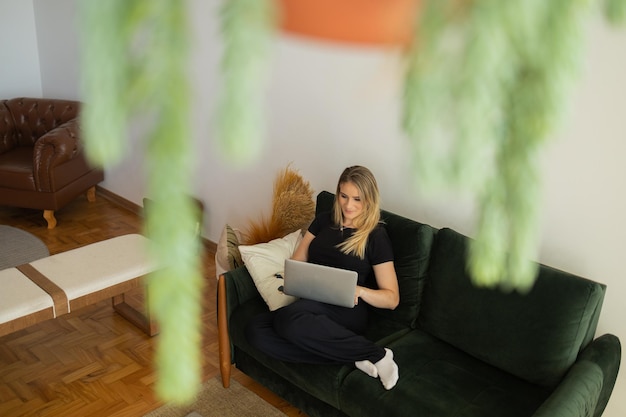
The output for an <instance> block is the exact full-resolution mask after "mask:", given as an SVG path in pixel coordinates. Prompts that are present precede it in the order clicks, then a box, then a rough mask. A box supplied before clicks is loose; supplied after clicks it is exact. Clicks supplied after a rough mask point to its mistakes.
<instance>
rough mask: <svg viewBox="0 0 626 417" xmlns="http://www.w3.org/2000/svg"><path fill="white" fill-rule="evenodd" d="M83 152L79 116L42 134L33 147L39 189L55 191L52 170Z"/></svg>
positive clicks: (34, 168) (35, 173)
mask: <svg viewBox="0 0 626 417" xmlns="http://www.w3.org/2000/svg"><path fill="white" fill-rule="evenodd" d="M81 153H82V143H81V141H80V127H79V121H78V118H75V119H72V120H69V121H67V122H65V123H63V124H62V125H60V126H58V127H56V128H55V129H52V130H51V131H49V132H48V133H46V134H45V135H43V136H41V137H40V138H39V139H37V142H35V146H34V149H33V171H34V176H35V186H36V187H37V189H38V190H39V191H53V190H51V184H50V172H51V171H52V170H53V169H54V168H55V167H57V166H59V165H61V164H63V163H65V162H67V161H69V160H71V159H74V158H76V157H78V156H79V155H80V154H81Z"/></svg>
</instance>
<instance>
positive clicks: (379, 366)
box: [374, 348, 400, 390]
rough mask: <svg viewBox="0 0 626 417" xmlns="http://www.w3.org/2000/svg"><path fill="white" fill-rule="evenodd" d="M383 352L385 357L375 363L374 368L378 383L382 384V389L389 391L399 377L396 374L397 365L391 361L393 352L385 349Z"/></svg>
mask: <svg viewBox="0 0 626 417" xmlns="http://www.w3.org/2000/svg"><path fill="white" fill-rule="evenodd" d="M385 351H386V352H385V356H384V357H383V358H382V359H381V360H379V361H378V362H376V363H375V364H374V366H375V367H376V370H377V371H378V377H379V378H380V382H382V383H383V387H385V389H387V390H389V389H391V388H393V387H395V386H396V383H397V382H398V378H399V377H400V375H399V373H398V365H397V364H396V363H395V362H394V360H393V352H392V351H391V349H387V348H385Z"/></svg>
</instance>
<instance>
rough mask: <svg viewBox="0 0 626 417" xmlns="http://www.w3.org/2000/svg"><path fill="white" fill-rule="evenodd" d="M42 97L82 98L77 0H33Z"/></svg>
mask: <svg viewBox="0 0 626 417" xmlns="http://www.w3.org/2000/svg"><path fill="white" fill-rule="evenodd" d="M33 1H34V4H35V23H36V25H37V44H38V46H39V60H40V62H41V82H42V88H43V97H48V98H60V99H68V100H77V99H78V98H79V93H78V91H79V89H78V86H79V80H80V67H79V66H78V65H76V63H77V62H79V45H78V37H77V36H76V32H77V30H76V14H77V10H76V1H75V0H55V1H49V0H33Z"/></svg>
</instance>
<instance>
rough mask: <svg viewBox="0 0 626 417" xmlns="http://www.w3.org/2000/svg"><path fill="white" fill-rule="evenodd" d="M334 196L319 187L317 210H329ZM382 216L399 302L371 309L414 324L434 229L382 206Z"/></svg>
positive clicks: (396, 319)
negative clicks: (391, 251) (388, 241)
mask: <svg viewBox="0 0 626 417" xmlns="http://www.w3.org/2000/svg"><path fill="white" fill-rule="evenodd" d="M334 198H335V196H334V194H331V193H329V192H327V191H322V192H321V193H320V194H319V195H318V197H317V208H316V209H317V212H318V213H320V212H322V211H328V210H330V209H331V208H332V204H333V201H334ZM381 220H382V221H383V222H384V224H385V229H386V230H387V234H388V235H389V238H390V239H391V244H392V247H393V256H394V266H395V269H396V274H397V276H398V285H399V287H400V304H399V305H398V307H396V309H395V310H383V309H377V308H372V312H373V313H374V314H376V315H379V316H381V317H383V318H386V319H390V320H394V321H396V322H398V323H402V324H403V325H405V326H408V327H412V328H414V327H415V325H416V321H417V315H418V313H419V309H420V300H421V297H422V289H423V287H424V282H425V280H426V274H427V271H428V262H429V259H430V250H431V247H432V243H433V238H434V235H435V229H433V228H432V227H431V226H429V225H426V224H422V223H418V222H416V221H413V220H410V219H407V218H406V217H402V216H399V215H397V214H394V213H391V212H389V211H385V210H381Z"/></svg>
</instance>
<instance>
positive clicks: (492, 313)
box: [418, 229, 606, 387]
mask: <svg viewBox="0 0 626 417" xmlns="http://www.w3.org/2000/svg"><path fill="white" fill-rule="evenodd" d="M469 241H470V240H469V238H467V237H466V236H463V235H461V234H459V233H457V232H455V231H454V230H451V229H441V230H440V231H439V232H438V233H437V237H436V239H435V243H434V246H433V250H432V256H431V260H430V269H429V277H428V281H427V283H426V288H425V290H424V296H423V301H422V309H421V312H420V316H419V321H418V322H419V326H420V327H421V328H422V329H423V330H425V331H427V332H428V333H430V334H432V335H433V336H435V337H437V338H439V339H441V340H443V341H445V342H447V343H449V344H451V345H453V346H455V347H457V348H459V349H461V350H463V351H465V352H467V353H469V354H470V355H473V356H474V357H476V358H478V359H481V360H483V361H484V362H487V363H489V364H491V365H493V366H496V367H498V368H500V369H502V370H504V371H507V372H509V373H511V374H514V375H516V376H518V377H520V378H522V379H525V380H527V381H529V382H531V383H535V384H539V385H543V386H546V387H553V386H554V385H556V384H557V383H558V382H559V380H560V379H561V378H562V377H563V375H564V374H565V372H566V371H567V370H568V369H569V367H570V366H571V365H572V364H573V363H574V361H575V360H576V357H577V356H578V354H579V352H580V351H581V350H582V349H583V348H584V347H585V346H586V345H587V344H588V343H589V342H590V341H591V340H592V339H593V336H594V334H595V330H596V326H597V323H598V318H599V315H600V310H601V308H602V302H603V300H604V293H605V289H606V287H605V286H604V285H602V284H599V283H596V282H593V281H590V280H587V279H584V278H581V277H578V276H575V275H572V274H569V273H567V272H563V271H558V270H556V269H553V268H550V267H547V266H544V265H540V266H539V273H538V277H537V280H536V281H535V284H534V286H533V288H532V289H531V290H530V292H528V293H527V294H524V295H522V294H519V293H517V292H509V293H504V292H502V291H501V290H499V289H497V288H496V289H487V288H479V287H476V286H474V285H473V284H472V282H471V280H470V277H469V275H468V273H467V271H466V254H467V249H468V244H469Z"/></svg>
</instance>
